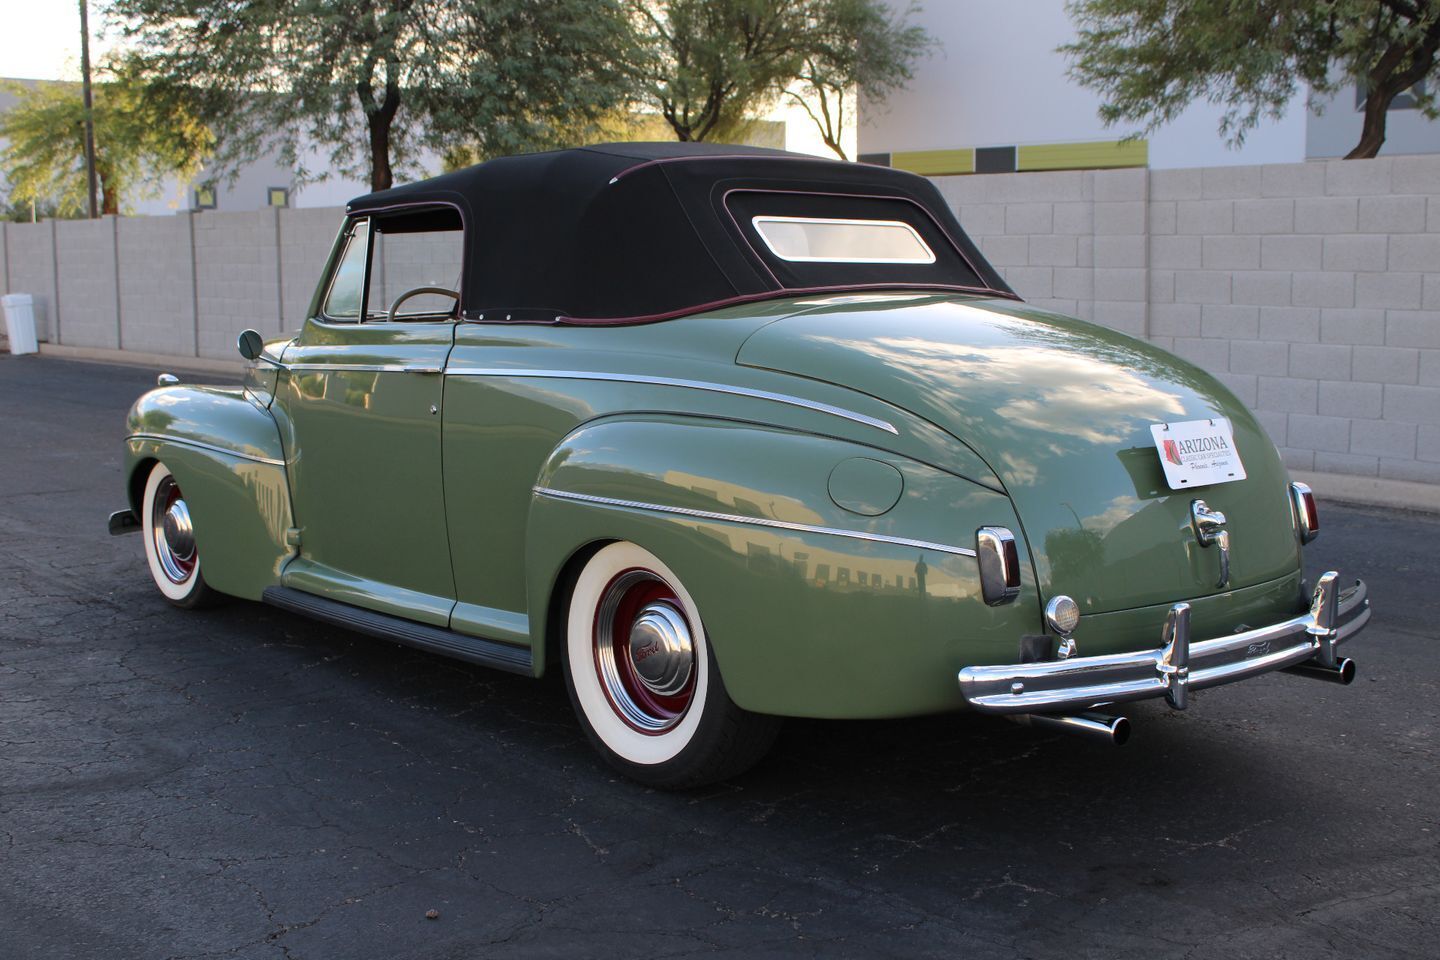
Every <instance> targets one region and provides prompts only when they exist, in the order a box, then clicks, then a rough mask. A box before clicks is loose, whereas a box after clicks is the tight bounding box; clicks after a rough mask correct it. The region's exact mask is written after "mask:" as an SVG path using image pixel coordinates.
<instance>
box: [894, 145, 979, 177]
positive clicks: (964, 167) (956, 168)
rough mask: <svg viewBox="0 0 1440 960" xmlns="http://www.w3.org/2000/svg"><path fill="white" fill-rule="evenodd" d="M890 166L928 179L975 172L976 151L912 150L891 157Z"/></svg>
mask: <svg viewBox="0 0 1440 960" xmlns="http://www.w3.org/2000/svg"><path fill="white" fill-rule="evenodd" d="M890 166H892V167H894V168H896V169H897V170H909V171H910V172H911V173H918V174H921V175H923V176H927V177H943V176H946V175H949V174H953V173H974V172H975V151H974V150H972V149H968V148H967V149H965V150H910V151H906V152H903V153H892V154H891V155H890Z"/></svg>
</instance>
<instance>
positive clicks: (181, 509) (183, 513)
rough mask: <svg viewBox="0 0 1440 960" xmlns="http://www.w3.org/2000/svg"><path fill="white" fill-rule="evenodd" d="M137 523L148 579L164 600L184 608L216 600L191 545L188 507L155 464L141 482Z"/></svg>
mask: <svg viewBox="0 0 1440 960" xmlns="http://www.w3.org/2000/svg"><path fill="white" fill-rule="evenodd" d="M140 521H141V524H142V528H143V530H144V533H145V559H146V561H147V562H148V563H149V565H150V579H152V580H154V581H155V586H156V587H158V588H159V590H160V592H161V593H162V594H164V596H165V599H166V600H169V601H170V602H171V603H173V604H174V605H175V606H177V607H186V608H195V607H203V606H206V605H208V604H210V603H213V602H214V601H215V600H217V599H218V598H219V596H220V595H219V594H218V593H216V592H215V591H214V590H212V589H211V588H210V585H209V584H207V583H206V582H205V575H204V574H203V573H201V572H200V549H199V547H197V546H196V544H195V527H194V524H193V522H192V521H191V518H190V505H189V504H188V503H186V502H185V496H184V494H183V493H181V491H180V484H179V483H177V482H176V481H175V477H174V476H173V475H172V474H171V473H170V470H169V468H168V467H166V466H165V464H163V463H157V464H155V467H154V469H152V470H151V471H150V476H149V477H148V478H147V479H146V481H145V496H144V499H143V500H142V501H141V504H140Z"/></svg>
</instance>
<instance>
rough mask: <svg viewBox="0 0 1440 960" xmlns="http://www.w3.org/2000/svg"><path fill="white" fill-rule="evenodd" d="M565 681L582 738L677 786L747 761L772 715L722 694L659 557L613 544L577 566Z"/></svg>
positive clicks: (772, 729)
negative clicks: (753, 710) (579, 568)
mask: <svg viewBox="0 0 1440 960" xmlns="http://www.w3.org/2000/svg"><path fill="white" fill-rule="evenodd" d="M563 662H564V669H565V685H566V688H567V689H568V690H569V693H570V702H571V703H572V704H573V705H574V707H575V712H576V714H577V715H578V716H579V718H580V723H581V725H582V726H583V727H584V728H585V733H586V736H587V737H588V738H589V739H590V742H591V743H592V744H593V745H594V746H595V748H596V749H597V750H599V751H600V753H601V754H602V755H603V756H604V757H605V759H606V760H607V761H609V763H610V764H611V765H612V766H614V767H615V768H616V769H618V770H620V771H621V772H622V773H624V774H626V775H627V776H629V777H632V778H634V779H636V780H639V781H640V782H642V783H645V784H648V785H650V786H655V787H664V788H668V789H682V788H685V787H695V786H700V785H701V784H705V783H713V782H714V781H717V780H723V779H725V778H727V777H731V776H734V775H736V774H738V773H741V772H742V771H744V770H746V769H748V768H749V767H751V766H753V765H754V764H755V763H756V762H757V761H758V760H759V759H760V758H761V757H763V756H764V755H765V753H766V751H768V750H769V749H770V745H771V744H772V743H773V742H774V740H775V734H776V732H777V731H778V730H779V726H780V721H779V719H778V718H776V717H767V716H762V715H760V714H754V713H750V712H748V711H746V710H742V709H741V708H740V707H737V706H736V705H735V703H734V702H733V701H732V700H731V699H730V696H729V694H728V693H726V691H725V683H724V681H723V680H722V679H721V677H720V671H719V669H718V668H717V667H716V665H715V655H714V653H713V652H712V651H711V649H710V645H709V643H708V642H707V640H706V637H705V630H704V628H703V627H702V626H701V621H700V612H699V610H698V609H696V606H695V601H694V600H693V599H691V597H690V594H689V592H688V591H686V590H685V587H684V586H683V585H682V584H681V583H680V580H679V578H678V577H676V576H675V574H674V573H673V572H672V571H671V570H670V568H669V567H667V566H665V564H663V563H661V562H660V560H659V558H657V557H656V556H655V555H654V554H652V553H650V552H649V551H647V550H645V549H643V548H641V547H639V546H636V545H635V544H633V543H625V542H621V543H612V544H610V545H608V546H606V547H604V548H602V549H601V550H600V551H599V552H597V553H596V554H595V555H594V556H593V557H591V558H590V561H589V562H588V563H587V564H586V565H585V568H584V569H583V570H582V571H581V573H580V576H579V579H577V580H576V582H575V587H574V589H573V591H572V593H571V596H570V611H569V616H568V619H567V621H566V638H565V656H564V657H563Z"/></svg>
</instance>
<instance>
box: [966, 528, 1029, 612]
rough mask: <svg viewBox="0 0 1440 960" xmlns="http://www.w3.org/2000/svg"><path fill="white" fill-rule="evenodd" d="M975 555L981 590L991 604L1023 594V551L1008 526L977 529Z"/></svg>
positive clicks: (994, 604) (1006, 601)
mask: <svg viewBox="0 0 1440 960" xmlns="http://www.w3.org/2000/svg"><path fill="white" fill-rule="evenodd" d="M975 559H976V561H977V562H978V563H979V565H980V593H981V596H983V597H984V598H985V602H986V603H987V604H989V605H990V606H992V607H998V606H999V605H1001V604H1002V603H1009V602H1010V601H1012V600H1014V599H1015V598H1016V597H1018V596H1019V595H1020V551H1019V549H1018V548H1017V547H1016V546H1015V534H1013V533H1011V532H1010V531H1009V529H1007V528H1006V527H981V528H980V529H979V530H976V531H975Z"/></svg>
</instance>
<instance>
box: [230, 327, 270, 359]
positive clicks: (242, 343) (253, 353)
mask: <svg viewBox="0 0 1440 960" xmlns="http://www.w3.org/2000/svg"><path fill="white" fill-rule="evenodd" d="M235 345H236V346H237V347H238V348H239V349H240V356H242V357H244V358H245V359H246V360H254V359H255V358H257V357H259V356H260V354H261V352H262V351H263V350H264V349H265V341H264V340H262V339H260V334H259V333H257V332H256V331H254V330H246V331H245V332H244V333H242V334H240V339H239V340H238V341H237V342H236V344H235Z"/></svg>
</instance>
